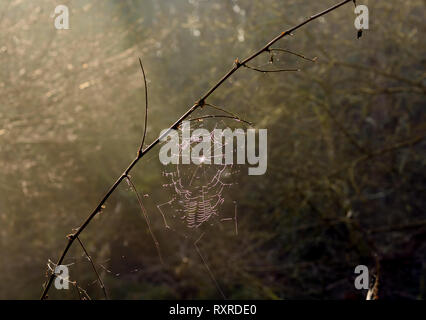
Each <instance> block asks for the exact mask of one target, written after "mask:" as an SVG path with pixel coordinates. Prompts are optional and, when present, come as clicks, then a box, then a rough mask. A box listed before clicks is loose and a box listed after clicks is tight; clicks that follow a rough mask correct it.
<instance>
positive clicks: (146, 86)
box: [138, 58, 148, 154]
mask: <svg viewBox="0 0 426 320" xmlns="http://www.w3.org/2000/svg"><path fill="white" fill-rule="evenodd" d="M139 64H140V66H141V70H142V75H143V82H144V87H145V125H144V129H143V135H142V142H141V145H140V147H139V150H138V154H140V153H141V152H142V150H143V145H144V143H145V137H146V128H147V125H148V85H147V83H146V76H145V70H144V69H143V65H142V60H141V58H139Z"/></svg>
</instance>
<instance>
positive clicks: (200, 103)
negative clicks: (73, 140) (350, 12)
mask: <svg viewBox="0 0 426 320" xmlns="http://www.w3.org/2000/svg"><path fill="white" fill-rule="evenodd" d="M352 1H353V0H344V1H341V2H339V3H338V4H336V5H334V6H332V7H330V8H328V9H326V10H324V11H322V12H320V13H318V14H316V15H313V16H311V17H310V18H309V19H306V20H305V21H303V22H302V23H299V24H298V25H296V26H294V27H292V28H290V29H288V30H287V31H283V32H282V33H280V34H279V35H278V36H276V37H275V38H274V39H272V40H271V41H269V42H268V43H267V44H266V45H265V46H263V47H262V48H261V49H260V50H258V51H256V52H255V53H253V54H252V55H250V56H249V57H247V58H246V59H244V60H242V61H241V62H240V61H239V60H238V59H236V60H235V63H234V66H233V67H232V68H231V69H230V70H229V71H228V72H227V73H226V74H225V75H224V76H223V77H222V78H221V79H220V80H219V81H218V82H217V83H216V84H215V85H213V86H212V87H211V88H210V89H209V90H208V91H207V92H206V93H205V94H204V95H203V96H202V97H201V98H200V99H199V100H198V101H197V102H196V103H195V104H194V105H193V106H192V107H190V108H189V109H188V110H187V111H186V112H185V113H184V114H183V115H182V116H181V117H180V118H179V119H178V120H176V121H175V123H173V124H172V125H171V126H170V127H169V129H168V130H166V131H164V132H163V134H162V135H161V136H160V137H158V138H157V139H155V140H154V141H153V142H152V143H151V144H150V145H149V146H148V147H146V148H145V149H144V150H140V149H139V150H140V151H139V152H138V153H137V157H136V158H135V159H134V160H133V161H132V162H131V163H130V164H129V166H128V167H127V169H126V170H125V171H124V172H123V174H122V175H121V176H120V177H118V178H117V180H116V181H115V182H114V184H113V185H112V186H111V187H110V188H109V190H108V191H107V192H106V193H105V195H104V196H103V198H102V199H101V200H100V202H99V204H98V205H97V206H96V207H95V209H94V210H93V211H92V213H91V214H90V215H89V216H88V217H87V219H86V220H85V221H84V222H83V224H82V225H81V226H80V227H79V228H78V229H77V231H76V232H75V233H74V234H71V235H69V236H68V243H67V245H66V246H65V249H64V251H63V252H62V254H61V256H60V258H59V259H58V262H57V264H56V265H61V264H62V262H63V260H64V259H65V257H66V255H67V253H68V251H69V249H70V248H71V246H72V244H73V243H74V240H75V239H76V238H77V237H78V236H79V235H80V233H81V232H83V230H84V229H86V227H87V226H88V224H89V223H90V222H91V221H92V219H93V218H94V217H95V216H96V215H97V214H98V213H99V211H100V210H101V209H102V206H103V205H104V203H105V202H106V201H107V200H108V198H109V197H110V196H111V194H112V193H113V192H114V191H115V189H117V187H118V186H119V185H120V183H121V182H122V181H123V179H124V178H125V177H127V176H128V174H129V172H130V171H131V170H132V169H133V167H134V166H135V165H136V164H137V163H138V161H139V160H140V159H141V158H142V157H143V156H144V155H145V154H147V153H148V152H149V151H150V150H151V149H152V148H154V147H155V146H156V145H157V144H158V143H160V141H161V140H162V139H163V138H164V137H166V136H167V135H168V134H169V132H170V131H171V130H174V129H176V128H177V127H178V126H179V124H180V123H181V122H182V121H183V120H185V119H186V118H187V117H188V116H189V115H191V114H192V113H193V112H194V111H195V110H196V109H197V108H198V107H202V106H203V105H204V104H205V101H206V99H207V98H208V97H209V96H210V95H211V94H212V93H213V92H214V91H216V89H217V88H219V87H220V86H221V85H222V84H223V83H224V82H225V81H226V80H228V78H229V77H231V76H232V75H233V74H234V72H235V71H237V70H238V69H239V68H240V67H241V66H243V65H245V64H247V63H248V62H250V61H251V60H253V59H254V58H256V57H257V56H259V55H260V54H262V53H264V52H267V51H268V50H269V49H270V47H271V46H272V45H273V44H274V43H276V42H277V41H278V40H280V39H282V38H284V37H285V36H288V35H291V34H292V33H293V32H294V31H296V30H297V29H299V28H301V27H303V26H304V25H305V24H307V23H309V22H311V21H313V20H315V19H318V18H319V17H322V16H324V15H326V14H328V13H330V12H331V11H334V10H336V9H337V8H340V7H341V6H343V5H345V4H347V3H349V2H352ZM145 129H146V126H145ZM144 131H145V130H144ZM54 278H55V274H54V273H52V274H51V275H50V277H49V280H48V282H47V284H46V286H45V288H44V290H43V294H42V296H41V299H45V298H46V296H47V293H48V292H49V289H50V287H51V286H52V283H53V280H54Z"/></svg>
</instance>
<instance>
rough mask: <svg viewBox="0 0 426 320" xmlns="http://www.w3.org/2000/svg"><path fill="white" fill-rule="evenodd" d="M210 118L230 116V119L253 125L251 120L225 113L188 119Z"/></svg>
mask: <svg viewBox="0 0 426 320" xmlns="http://www.w3.org/2000/svg"><path fill="white" fill-rule="evenodd" d="M209 118H228V119H234V120H236V121H240V122H244V123H246V124H248V125H250V126H251V125H253V124H252V123H251V122H249V121H246V120H243V119H240V118H237V117H233V116H227V115H224V114H209V115H206V116H201V117H198V118H191V119H188V121H198V120H203V119H209Z"/></svg>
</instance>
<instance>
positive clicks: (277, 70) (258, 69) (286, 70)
mask: <svg viewBox="0 0 426 320" xmlns="http://www.w3.org/2000/svg"><path fill="white" fill-rule="evenodd" d="M244 67H246V68H247V69H250V70H254V71H257V72H262V73H273V72H299V71H300V69H274V70H266V69H260V68H258V67H251V66H249V65H247V64H244Z"/></svg>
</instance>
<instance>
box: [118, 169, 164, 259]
mask: <svg viewBox="0 0 426 320" xmlns="http://www.w3.org/2000/svg"><path fill="white" fill-rule="evenodd" d="M126 180H127V182H128V183H129V185H130V187H131V188H132V189H133V191H134V192H135V194H136V197H137V198H138V202H139V207H140V208H141V211H142V215H143V216H144V217H145V221H146V224H147V225H148V230H149V233H150V234H151V237H152V240H153V241H154V244H155V247H156V248H157V252H158V256H159V258H160V261H161V264H162V265H164V261H163V257H162V255H161V251H160V244H159V243H158V240H157V238H156V237H155V235H154V232H153V231H152V229H151V223H150V221H149V217H148V214H147V213H146V210H145V207H144V205H143V203H142V199H141V197H140V195H139V192H138V190H137V189H136V186H135V185H134V183H133V181H132V180H131V179H130V176H127V177H126Z"/></svg>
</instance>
